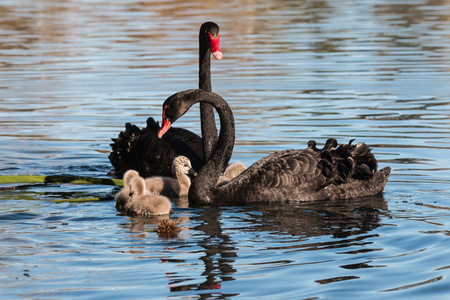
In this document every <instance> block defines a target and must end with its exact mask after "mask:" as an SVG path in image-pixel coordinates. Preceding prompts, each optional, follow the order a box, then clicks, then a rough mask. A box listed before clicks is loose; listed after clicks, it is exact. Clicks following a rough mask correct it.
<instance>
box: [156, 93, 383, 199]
mask: <svg viewBox="0 0 450 300" xmlns="http://www.w3.org/2000/svg"><path fill="white" fill-rule="evenodd" d="M197 102H206V103H209V104H211V105H212V106H214V108H215V109H216V110H217V112H218V114H219V117H220V135H219V139H218V141H217V144H216V146H215V147H214V149H213V152H212V154H211V157H210V158H209V159H207V160H206V161H205V164H204V165H203V167H202V168H201V169H200V171H199V172H198V175H197V176H196V177H195V178H194V179H193V180H192V184H191V188H190V190H189V200H190V201H192V202H195V203H205V204H206V203H209V204H218V205H234V204H245V203H252V202H285V201H312V200H324V199H347V198H352V197H358V196H368V195H374V194H378V193H380V192H381V191H383V189H384V187H385V185H386V183H387V180H388V178H389V173H390V167H385V168H383V169H381V170H379V171H377V162H376V160H375V157H374V156H373V154H372V153H371V152H370V148H369V147H368V146H367V145H366V144H364V143H357V144H356V145H352V142H353V141H350V142H349V143H348V144H342V145H338V143H337V141H336V140H335V139H329V140H328V141H327V142H326V144H325V146H324V147H323V149H318V148H317V146H316V145H317V144H316V142H314V141H310V142H309V143H308V148H306V149H303V150H283V151H278V152H274V153H272V154H270V155H268V156H266V157H264V158H262V159H260V160H259V161H257V162H255V163H254V164H253V165H252V166H250V167H249V168H248V169H247V170H245V171H244V172H243V173H241V174H240V175H238V176H237V177H235V178H234V179H233V180H231V181H230V182H228V183H227V184H224V185H221V186H219V187H216V184H215V183H216V182H217V179H218V177H219V175H220V173H221V170H223V169H224V168H225V167H226V165H227V164H228V162H229V160H230V158H231V154H232V151H233V146H234V139H235V132H234V118H233V114H232V111H231V109H230V107H229V106H228V104H227V103H226V101H224V100H223V99H222V98H221V97H220V96H219V95H217V94H215V93H212V92H207V91H202V90H188V91H184V92H179V93H176V94H174V95H172V96H170V97H169V98H168V99H167V100H166V101H165V102H164V104H163V125H162V128H163V129H162V130H161V131H160V133H159V136H164V133H165V132H166V130H167V129H168V128H170V126H171V124H172V123H173V122H175V121H176V120H177V119H178V118H180V117H181V116H182V115H183V114H184V113H185V112H186V111H187V110H188V109H189V108H190V107H191V106H192V105H193V104H195V103H197Z"/></svg>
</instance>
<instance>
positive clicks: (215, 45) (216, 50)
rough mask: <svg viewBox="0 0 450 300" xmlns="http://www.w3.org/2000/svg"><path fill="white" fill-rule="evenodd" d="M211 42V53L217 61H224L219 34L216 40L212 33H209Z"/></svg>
mask: <svg viewBox="0 0 450 300" xmlns="http://www.w3.org/2000/svg"><path fill="white" fill-rule="evenodd" d="M208 34H209V40H210V41H211V53H212V55H213V56H214V58H215V59H217V60H221V59H222V56H223V55H222V51H220V47H219V34H217V38H214V37H213V36H212V34H211V33H209V32H208Z"/></svg>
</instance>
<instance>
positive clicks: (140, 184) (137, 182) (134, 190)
mask: <svg viewBox="0 0 450 300" xmlns="http://www.w3.org/2000/svg"><path fill="white" fill-rule="evenodd" d="M144 194H145V181H144V178H142V177H140V176H135V177H133V178H131V180H130V197H134V196H142V195H144Z"/></svg>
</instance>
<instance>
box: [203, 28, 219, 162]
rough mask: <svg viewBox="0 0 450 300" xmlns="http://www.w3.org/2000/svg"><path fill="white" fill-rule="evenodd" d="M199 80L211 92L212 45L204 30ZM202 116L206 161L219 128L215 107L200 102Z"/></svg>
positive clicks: (204, 88)
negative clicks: (217, 126) (215, 116)
mask: <svg viewBox="0 0 450 300" xmlns="http://www.w3.org/2000/svg"><path fill="white" fill-rule="evenodd" d="M198 40H199V72H198V76H199V81H198V87H199V89H201V90H204V91H207V92H211V47H210V45H209V43H208V37H207V36H206V33H205V32H204V31H200V34H199V39H198ZM200 118H201V129H202V144H203V157H204V159H205V161H206V160H207V159H208V158H209V157H210V156H211V152H212V149H213V147H214V145H215V144H216V142H217V128H216V122H215V118H214V110H213V107H212V106H211V105H209V104H206V103H200Z"/></svg>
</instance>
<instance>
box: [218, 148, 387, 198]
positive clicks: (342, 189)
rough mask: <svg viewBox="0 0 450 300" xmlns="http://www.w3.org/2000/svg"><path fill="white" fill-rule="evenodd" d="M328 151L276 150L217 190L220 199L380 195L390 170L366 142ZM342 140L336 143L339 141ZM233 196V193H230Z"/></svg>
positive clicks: (325, 149)
mask: <svg viewBox="0 0 450 300" xmlns="http://www.w3.org/2000/svg"><path fill="white" fill-rule="evenodd" d="M331 142H332V141H330V142H327V144H326V145H325V146H324V148H323V149H317V148H316V147H315V145H314V147H309V148H307V149H304V150H284V151H278V152H274V153H272V154H270V155H268V156H266V157H265V158H263V159H261V160H259V161H257V162H256V163H255V164H253V165H252V166H250V167H249V168H248V169H247V170H246V171H244V172H243V173H242V174H241V175H240V176H238V177H236V178H235V179H234V180H233V181H231V182H230V183H228V184H225V185H223V186H221V187H218V188H217V189H215V190H214V197H215V199H217V201H218V202H219V203H221V202H226V203H228V204H230V202H231V203H235V204H238V203H249V202H283V201H285V202H286V201H313V200H324V199H347V198H352V197H358V196H367V195H373V194H377V193H380V192H381V191H382V190H383V188H384V186H385V185H386V182H387V179H388V177H389V173H390V168H389V167H387V168H384V169H382V170H379V171H377V170H376V169H377V163H376V160H375V158H374V156H373V154H372V153H371V152H370V148H369V147H368V146H367V145H366V144H364V143H358V144H356V145H352V143H351V141H350V143H348V144H342V145H340V146H339V147H337V148H336V147H334V146H333V144H332V143H331ZM336 144H337V143H336ZM230 195H233V197H230Z"/></svg>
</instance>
